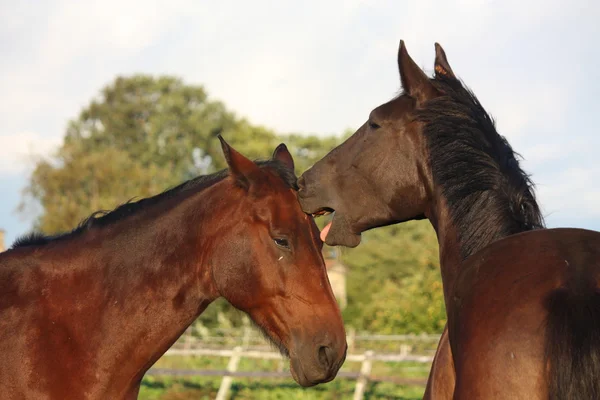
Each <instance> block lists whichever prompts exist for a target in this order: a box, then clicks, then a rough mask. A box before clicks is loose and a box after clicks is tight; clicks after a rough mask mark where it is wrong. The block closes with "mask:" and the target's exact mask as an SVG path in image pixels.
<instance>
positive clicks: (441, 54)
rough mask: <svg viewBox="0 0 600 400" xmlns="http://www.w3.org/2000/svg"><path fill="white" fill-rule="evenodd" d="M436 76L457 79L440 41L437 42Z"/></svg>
mask: <svg viewBox="0 0 600 400" xmlns="http://www.w3.org/2000/svg"><path fill="white" fill-rule="evenodd" d="M434 65H435V76H437V77H442V76H445V77H448V78H453V79H456V76H455V75H454V72H453V71H452V68H450V64H448V59H447V58H446V52H445V51H444V49H442V46H440V44H439V43H436V44H435V64H434Z"/></svg>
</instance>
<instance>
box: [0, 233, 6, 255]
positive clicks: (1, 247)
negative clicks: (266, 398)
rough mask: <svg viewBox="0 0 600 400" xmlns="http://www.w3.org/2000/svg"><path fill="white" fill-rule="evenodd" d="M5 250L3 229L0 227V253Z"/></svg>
mask: <svg viewBox="0 0 600 400" xmlns="http://www.w3.org/2000/svg"><path fill="white" fill-rule="evenodd" d="M4 250H6V247H4V229H0V253H2V252H3V251H4Z"/></svg>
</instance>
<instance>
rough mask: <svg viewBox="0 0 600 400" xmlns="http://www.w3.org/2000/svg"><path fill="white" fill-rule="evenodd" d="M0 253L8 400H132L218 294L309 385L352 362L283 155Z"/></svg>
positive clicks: (232, 154)
mask: <svg viewBox="0 0 600 400" xmlns="http://www.w3.org/2000/svg"><path fill="white" fill-rule="evenodd" d="M222 147H223V151H224V153H225V157H226V160H227V163H228V165H229V169H228V170H225V171H222V172H220V173H216V174H213V175H208V176H202V177H198V178H196V179H193V180H190V181H188V182H185V183H184V184H182V185H180V186H178V187H176V188H174V189H171V190H168V191H166V192H164V193H162V194H159V195H157V196H155V197H151V198H147V199H143V200H140V201H138V202H135V203H127V204H125V205H122V206H120V207H118V208H116V209H115V210H114V211H112V212H109V213H105V214H104V215H102V216H98V215H97V214H94V215H93V216H92V217H90V218H89V219H87V220H85V221H84V222H83V223H82V224H81V225H80V226H79V227H77V228H76V229H75V230H73V231H72V232H70V233H67V234H63V235H59V236H53V237H48V236H42V235H31V236H28V237H25V238H23V239H20V240H18V241H17V242H16V243H15V245H14V246H13V248H12V249H11V250H8V251H7V252H4V253H2V254H0V393H2V396H1V397H2V399H7V400H8V399H36V400H37V399H60V400H64V399H77V400H81V399H102V400H104V399H134V398H136V397H137V394H138V391H139V386H140V382H141V380H142V378H143V376H144V373H145V372H146V371H147V370H148V369H149V368H150V367H151V366H152V364H153V363H154V362H155V361H156V360H157V359H158V358H159V357H160V356H161V355H162V354H163V353H164V352H165V351H166V350H167V349H168V348H169V347H170V346H171V345H172V344H173V343H174V342H175V340H176V339H177V338H178V337H179V336H180V335H181V334H182V333H183V332H184V331H185V329H186V328H187V327H188V326H189V325H190V324H191V323H192V322H193V321H194V320H195V319H196V318H197V317H198V316H199V315H200V314H201V313H202V312H203V311H204V309H205V308H206V307H207V306H208V305H209V304H210V303H211V302H212V301H213V300H215V299H216V298H218V297H220V296H222V297H224V298H225V299H227V300H228V301H229V302H230V303H231V304H232V305H233V306H235V307H236V308H238V309H240V310H242V311H244V312H246V313H248V314H249V315H250V317H251V319H252V320H253V321H254V322H255V323H256V325H257V326H258V327H259V328H260V329H261V330H262V331H263V332H264V333H265V334H266V336H267V337H268V338H269V339H270V340H271V341H272V342H273V343H274V344H275V345H276V346H277V347H278V348H279V349H280V350H281V352H282V353H283V354H284V355H288V356H289V358H290V370H291V373H292V375H293V377H294V379H295V380H296V381H297V382H298V383H299V384H300V385H302V386H312V385H316V384H318V383H322V382H328V381H330V380H332V379H333V378H334V377H335V376H336V374H337V371H338V370H339V368H340V366H341V365H342V363H343V361H344V359H345V354H346V336H345V332H344V327H343V323H342V319H341V314H340V310H339V307H338V304H337V302H336V299H335V298H334V295H333V293H332V291H331V287H330V285H329V281H328V278H327V273H326V269H325V264H324V261H323V257H322V254H321V248H322V242H321V241H320V239H319V231H318V228H317V227H316V225H315V223H314V221H313V218H312V217H311V216H309V215H307V214H305V213H303V212H302V210H301V208H300V205H299V203H298V200H297V197H296V196H297V192H296V188H297V187H296V176H295V175H294V172H293V171H294V162H293V159H292V157H291V155H290V153H289V152H288V151H287V148H286V147H285V145H283V144H282V145H280V146H279V147H277V149H276V150H275V152H274V155H273V157H272V159H271V160H268V161H262V162H256V163H255V162H253V161H250V160H249V159H247V158H245V157H244V156H243V155H241V154H240V153H238V152H237V151H236V150H234V149H233V148H231V147H230V146H229V145H228V144H227V143H226V142H225V141H224V140H222Z"/></svg>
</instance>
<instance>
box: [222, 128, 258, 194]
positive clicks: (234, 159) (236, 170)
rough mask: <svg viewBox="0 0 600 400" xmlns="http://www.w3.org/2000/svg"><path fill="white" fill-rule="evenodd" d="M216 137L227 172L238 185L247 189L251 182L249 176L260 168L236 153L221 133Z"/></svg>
mask: <svg viewBox="0 0 600 400" xmlns="http://www.w3.org/2000/svg"><path fill="white" fill-rule="evenodd" d="M217 137H218V138H219V140H220V141H221V148H222V149H223V154H224V155H225V160H226V161H227V165H228V166H229V173H230V174H231V176H232V177H233V178H234V179H235V181H236V183H237V184H238V185H239V186H241V187H242V188H244V189H248V188H249V187H250V183H251V176H252V175H255V174H256V172H260V168H258V165H256V164H255V163H254V162H253V161H252V160H249V159H248V158H246V157H244V156H243V155H242V154H240V153H238V152H237V150H235V149H234V148H233V147H231V146H230V145H229V144H228V143H227V142H226V141H225V139H223V137H222V136H221V135H218V136H217Z"/></svg>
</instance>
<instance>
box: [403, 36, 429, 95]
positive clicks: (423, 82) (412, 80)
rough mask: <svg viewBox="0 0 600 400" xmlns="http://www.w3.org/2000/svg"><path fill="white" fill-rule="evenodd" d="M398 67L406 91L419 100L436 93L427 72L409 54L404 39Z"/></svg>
mask: <svg viewBox="0 0 600 400" xmlns="http://www.w3.org/2000/svg"><path fill="white" fill-rule="evenodd" d="M398 69H399V70H400V80H401V81H402V87H403V88H404V91H405V92H406V93H408V94H409V95H411V96H412V97H414V98H416V99H417V100H419V101H425V100H427V99H429V98H431V97H433V96H434V95H435V92H436V91H435V88H434V87H433V85H432V84H431V82H430V81H429V78H428V77H427V75H425V72H423V71H422V70H421V68H419V66H418V65H417V64H416V63H415V62H414V61H413V59H412V58H410V56H409V55H408V51H407V50H406V45H405V44H404V40H401V41H400V49H398Z"/></svg>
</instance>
